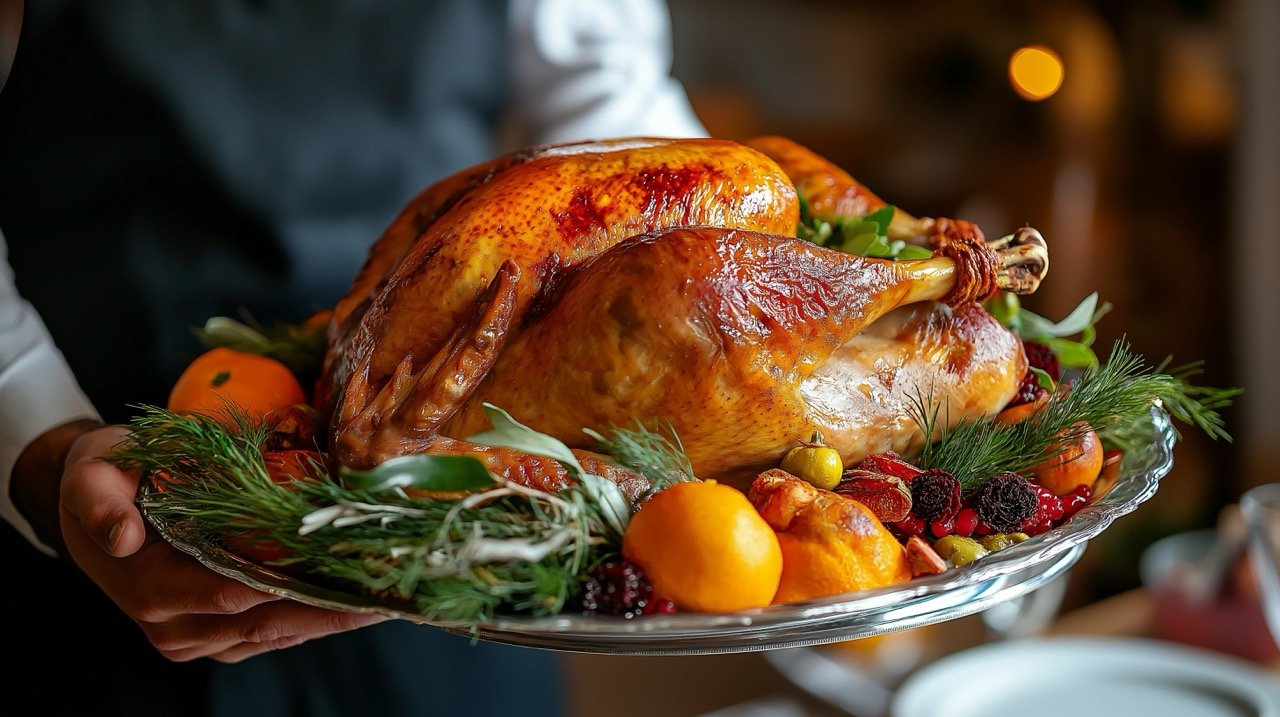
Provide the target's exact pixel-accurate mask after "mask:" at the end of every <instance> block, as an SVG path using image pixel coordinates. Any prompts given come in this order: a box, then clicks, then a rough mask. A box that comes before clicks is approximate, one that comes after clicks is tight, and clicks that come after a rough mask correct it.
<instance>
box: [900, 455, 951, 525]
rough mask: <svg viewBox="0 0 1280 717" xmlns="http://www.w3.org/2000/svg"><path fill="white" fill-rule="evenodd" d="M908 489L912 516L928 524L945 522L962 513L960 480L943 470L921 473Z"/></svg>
mask: <svg viewBox="0 0 1280 717" xmlns="http://www.w3.org/2000/svg"><path fill="white" fill-rule="evenodd" d="M907 487H909V488H910V489H911V514H912V515H914V516H916V517H917V518H919V519H921V520H923V521H925V522H926V523H932V522H933V521H935V520H940V521H944V522H945V521H948V520H951V519H952V518H955V517H956V513H959V512H960V479H959V478H956V477H955V476H953V475H951V474H950V473H948V472H946V471H944V470H942V469H939V468H934V469H932V470H927V471H924V472H923V473H920V474H919V475H917V476H916V477H914V478H912V479H911V482H910V483H908V484H907Z"/></svg>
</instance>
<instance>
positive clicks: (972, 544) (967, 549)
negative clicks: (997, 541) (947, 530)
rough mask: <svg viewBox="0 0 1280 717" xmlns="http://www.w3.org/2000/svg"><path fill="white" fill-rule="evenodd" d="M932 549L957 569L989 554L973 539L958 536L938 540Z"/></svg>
mask: <svg viewBox="0 0 1280 717" xmlns="http://www.w3.org/2000/svg"><path fill="white" fill-rule="evenodd" d="M933 549H934V550H936V551H938V555H940V556H942V558H943V559H945V560H949V561H951V564H952V565H954V566H956V567H957V568H961V567H964V566H965V565H968V564H969V563H972V562H973V561H975V560H977V559H978V558H981V557H982V556H984V555H988V554H990V552H991V551H989V550H987V549H986V548H984V547H982V545H980V544H979V543H978V541H976V540H974V539H973V538H965V537H961V536H959V535H948V536H945V537H942V538H938V542H936V543H934V544H933Z"/></svg>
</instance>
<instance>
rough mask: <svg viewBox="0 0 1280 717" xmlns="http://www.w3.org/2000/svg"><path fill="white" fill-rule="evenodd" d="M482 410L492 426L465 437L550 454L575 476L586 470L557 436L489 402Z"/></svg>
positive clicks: (519, 449)
mask: <svg viewBox="0 0 1280 717" xmlns="http://www.w3.org/2000/svg"><path fill="white" fill-rule="evenodd" d="M484 412H485V414H486V415H488V416H489V422H490V423H492V424H493V428H491V429H489V430H487V431H485V432H484V433H477V434H476V435H474V436H470V437H468V438H467V440H468V441H471V442H472V443H482V444H484V445H486V446H497V447H499V448H512V449H514V450H517V451H524V452H525V453H532V454H534V455H537V456H546V457H547V458H554V459H555V460H557V461H559V462H560V464H561V465H563V466H564V467H565V469H566V470H568V471H570V472H571V473H573V474H574V477H575V478H577V477H581V476H583V475H586V472H587V471H586V470H585V469H583V467H582V464H580V463H578V458H577V457H576V456H574V455H573V451H572V450H570V449H569V447H568V446H566V445H565V444H564V443H563V442H562V441H560V440H559V439H557V438H552V437H551V436H548V435H547V434H545V433H539V432H537V431H535V430H533V429H532V428H529V427H528V426H526V425H524V424H523V423H520V422H519V421H517V420H516V419H514V418H512V417H511V414H510V413H507V412H506V411H504V410H502V409H501V408H498V407H497V406H495V405H493V404H491V403H486V404H484Z"/></svg>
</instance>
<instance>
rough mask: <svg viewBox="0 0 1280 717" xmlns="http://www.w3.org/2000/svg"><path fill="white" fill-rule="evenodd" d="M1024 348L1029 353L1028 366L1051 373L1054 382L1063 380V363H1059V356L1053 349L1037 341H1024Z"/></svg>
mask: <svg viewBox="0 0 1280 717" xmlns="http://www.w3.org/2000/svg"><path fill="white" fill-rule="evenodd" d="M1022 350H1023V351H1025V352H1026V354H1027V365H1028V366H1030V367H1031V368H1038V369H1040V370H1041V371H1044V372H1045V373H1047V374H1049V377H1050V378H1052V379H1053V381H1054V383H1057V382H1058V381H1061V380H1062V364H1060V363H1058V356H1057V354H1055V353H1054V352H1053V349H1051V348H1049V347H1048V346H1046V345H1044V344H1041V343H1037V342H1035V341H1023V342H1022ZM1027 373H1031V372H1030V371H1028V372H1027Z"/></svg>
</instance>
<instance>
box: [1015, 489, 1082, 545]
mask: <svg viewBox="0 0 1280 717" xmlns="http://www.w3.org/2000/svg"><path fill="white" fill-rule="evenodd" d="M1035 488H1036V494H1037V496H1038V498H1039V504H1038V505H1037V506H1036V514H1035V515H1034V516H1033V517H1031V518H1028V519H1027V520H1026V521H1025V522H1024V523H1023V524H1022V532H1024V533H1026V534H1027V535H1040V534H1041V533H1047V532H1048V531H1049V530H1051V529H1052V528H1053V527H1054V526H1057V525H1062V524H1063V523H1065V522H1067V521H1068V520H1071V516H1073V515H1075V514H1076V513H1078V512H1080V509H1081V508H1083V507H1085V505H1086V504H1088V502H1089V499H1090V498H1092V497H1093V489H1092V488H1090V487H1089V486H1087V485H1080V486H1076V487H1075V489H1074V490H1072V491H1071V492H1070V493H1068V494H1066V495H1064V496H1061V497H1059V496H1056V495H1054V494H1053V493H1052V492H1050V491H1049V489H1048V488H1045V487H1044V486H1039V485H1038V486H1036V487H1035Z"/></svg>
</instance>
